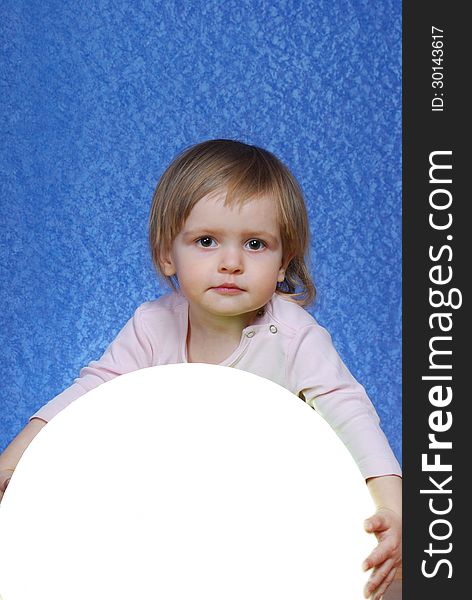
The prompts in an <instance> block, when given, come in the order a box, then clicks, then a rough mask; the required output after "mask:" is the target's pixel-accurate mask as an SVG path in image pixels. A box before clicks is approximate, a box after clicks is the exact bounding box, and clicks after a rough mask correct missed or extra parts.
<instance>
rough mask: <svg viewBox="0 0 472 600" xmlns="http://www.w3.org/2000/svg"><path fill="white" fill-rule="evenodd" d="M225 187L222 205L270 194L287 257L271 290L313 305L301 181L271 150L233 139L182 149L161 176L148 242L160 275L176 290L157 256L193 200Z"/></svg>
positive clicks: (166, 247) (169, 243)
mask: <svg viewBox="0 0 472 600" xmlns="http://www.w3.org/2000/svg"><path fill="white" fill-rule="evenodd" d="M224 189H226V192H227V193H226V198H225V205H226V206H232V205H233V204H240V205H242V204H245V203H246V202H249V201H251V200H254V199H255V198H257V197H260V196H265V197H269V198H272V199H273V201H274V204H275V208H276V210H277V215H278V221H279V226H280V234H281V238H282V246H283V260H284V261H285V260H288V259H289V258H290V262H289V264H288V267H287V269H286V272H285V279H284V281H283V282H282V283H278V284H277V288H276V290H275V291H276V292H277V293H278V294H281V295H284V296H286V297H288V298H289V299H290V300H293V301H294V302H296V303H297V304H300V305H301V306H307V305H309V304H311V303H312V302H313V300H314V298H315V294H316V291H315V286H314V283H313V281H312V278H311V276H310V273H309V270H308V267H307V264H306V261H305V256H306V255H307V254H308V248H309V226H308V216H307V211H306V206H305V202H304V199H303V194H302V192H301V189H300V186H299V185H298V183H297V181H296V179H295V177H294V176H293V175H292V174H291V172H290V171H289V169H288V168H287V167H286V166H285V165H284V164H283V163H282V162H281V161H280V160H279V159H278V158H277V157H276V156H274V154H272V153H271V152H268V151H267V150H264V149H263V148H259V147H258V146H251V145H249V144H244V143H242V142H239V141H235V140H224V139H221V140H209V141H206V142H202V143H200V144H196V145H194V146H191V147H190V148H187V149H185V150H184V151H183V152H181V153H180V154H179V155H178V156H177V157H176V158H175V159H174V160H173V161H172V163H171V164H170V165H169V167H168V168H167V169H166V171H165V172H164V174H163V175H162V177H161V178H160V180H159V182H158V184H157V187H156V190H155V192H154V196H153V199H152V206H151V213H150V217H149V243H150V247H151V255H152V260H153V263H154V266H155V268H156V270H157V273H158V275H160V276H162V277H163V279H164V280H166V281H167V282H168V283H169V284H170V285H171V287H172V288H173V289H174V290H177V285H178V281H177V279H176V278H175V276H172V277H167V276H166V275H165V274H164V272H163V269H162V264H161V257H162V255H163V254H165V253H167V252H169V251H170V249H171V246H172V242H173V241H174V239H175V237H176V236H177V235H178V233H179V232H180V230H181V229H182V227H183V224H184V223H185V221H186V219H187V217H188V216H189V214H190V211H191V210H192V208H193V207H194V206H195V204H196V203H197V202H198V201H199V200H201V199H202V198H203V197H204V196H206V195H207V194H210V193H213V192H215V191H218V190H224ZM297 288H298V289H299V291H297Z"/></svg>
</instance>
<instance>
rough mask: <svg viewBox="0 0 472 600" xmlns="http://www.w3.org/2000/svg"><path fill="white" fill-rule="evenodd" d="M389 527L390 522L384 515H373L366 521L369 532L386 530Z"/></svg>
mask: <svg viewBox="0 0 472 600" xmlns="http://www.w3.org/2000/svg"><path fill="white" fill-rule="evenodd" d="M388 528H389V522H388V520H387V518H386V517H385V516H384V515H373V516H372V517H369V518H368V519H366V520H365V521H364V529H365V530H366V531H367V533H373V532H374V531H385V530H386V529H388Z"/></svg>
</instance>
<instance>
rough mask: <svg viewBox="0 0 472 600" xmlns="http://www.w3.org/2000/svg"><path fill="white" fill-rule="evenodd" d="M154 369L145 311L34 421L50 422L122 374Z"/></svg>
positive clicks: (139, 311)
mask: <svg viewBox="0 0 472 600" xmlns="http://www.w3.org/2000/svg"><path fill="white" fill-rule="evenodd" d="M150 366H152V347H151V344H150V343H149V341H148V338H147V336H146V334H145V333H144V330H143V327H142V323H141V308H138V309H137V310H136V312H135V313H134V315H133V317H132V318H131V319H130V320H129V321H128V322H127V323H126V325H125V326H124V327H123V329H122V330H121V331H120V333H119V334H118V335H117V337H116V338H115V340H114V341H113V342H112V343H111V344H110V345H109V346H108V348H107V349H106V350H105V352H104V354H103V356H102V357H101V358H100V359H99V360H96V361H92V362H91V363H90V364H89V365H88V366H87V367H84V368H83V369H82V370H81V371H80V374H79V377H78V378H77V379H75V381H74V383H73V384H72V385H71V386H70V387H68V388H67V389H65V390H64V391H63V392H61V393H60V394H59V395H57V396H56V397H55V398H53V399H52V400H50V401H49V402H48V403H47V404H45V405H44V406H43V407H42V408H40V409H39V411H38V412H36V413H35V414H34V415H33V416H32V417H30V418H31V419H33V418H35V417H38V418H40V419H43V420H44V421H50V420H51V419H52V418H53V417H54V416H55V415H57V413H58V412H60V411H61V410H63V409H64V408H65V407H66V406H68V405H69V404H70V403H71V402H73V401H74V400H77V398H79V397H80V396H82V395H83V394H85V393H86V392H89V391H90V390H92V389H94V388H96V387H97V386H99V385H101V384H102V383H105V382H106V381H110V380H111V379H113V378H114V377H117V376H118V375H123V374H124V373H130V372H131V371H137V370H138V369H142V368H145V367H150Z"/></svg>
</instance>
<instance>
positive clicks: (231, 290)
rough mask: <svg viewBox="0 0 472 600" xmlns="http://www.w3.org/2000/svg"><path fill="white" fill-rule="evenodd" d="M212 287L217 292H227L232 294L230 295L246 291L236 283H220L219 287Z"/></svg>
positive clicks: (226, 293)
mask: <svg viewBox="0 0 472 600" xmlns="http://www.w3.org/2000/svg"><path fill="white" fill-rule="evenodd" d="M210 289H212V290H213V291H214V292H217V293H218V294H225V295H230V296H233V295H235V294H241V293H242V292H243V291H244V290H242V289H241V288H238V287H237V286H235V285H227V284H223V285H219V286H217V287H212V288H210Z"/></svg>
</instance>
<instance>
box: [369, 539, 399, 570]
mask: <svg viewBox="0 0 472 600" xmlns="http://www.w3.org/2000/svg"><path fill="white" fill-rule="evenodd" d="M396 554H397V547H396V546H395V544H394V542H393V541H392V540H384V541H383V542H381V543H380V544H379V545H378V546H377V547H376V548H374V550H372V552H371V553H370V554H369V556H368V557H367V558H366V559H365V561H364V562H363V563H362V569H363V570H364V571H368V570H369V569H371V568H372V567H378V566H379V565H381V564H382V563H383V562H385V561H386V560H388V559H389V558H392V557H394V556H395V555H396Z"/></svg>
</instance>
